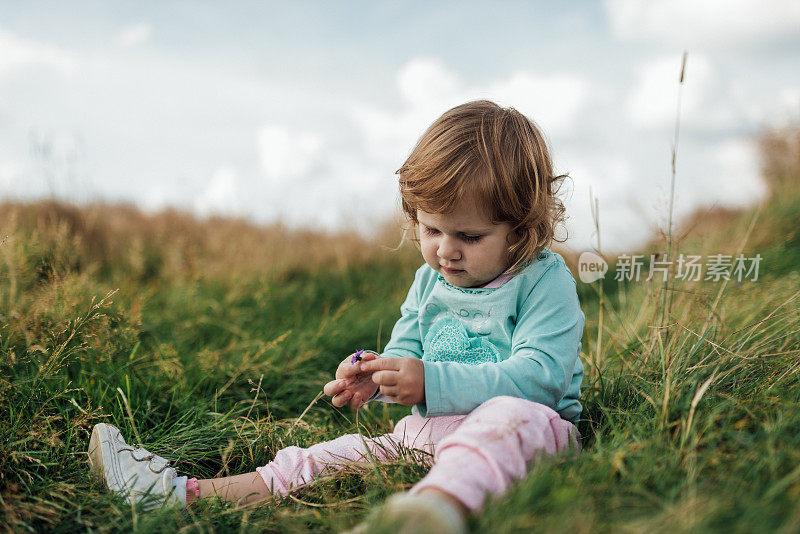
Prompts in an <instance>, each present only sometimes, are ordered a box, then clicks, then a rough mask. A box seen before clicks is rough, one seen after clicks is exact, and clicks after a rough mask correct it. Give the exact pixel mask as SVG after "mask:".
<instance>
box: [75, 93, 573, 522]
mask: <svg viewBox="0 0 800 534" xmlns="http://www.w3.org/2000/svg"><path fill="white" fill-rule="evenodd" d="M397 174H399V176H400V180H399V182H400V193H401V196H402V205H403V211H404V212H405V215H406V216H407V218H408V220H409V222H410V223H411V228H410V230H411V232H412V238H413V240H414V241H415V243H417V245H418V248H419V249H420V251H421V252H422V257H423V258H424V260H425V263H424V264H423V265H422V266H421V267H420V268H419V269H418V270H417V272H416V274H415V275H414V282H413V283H412V284H411V288H410V289H409V292H408V296H407V297H406V299H405V301H404V302H403V304H402V306H401V308H400V310H401V314H402V316H401V317H400V319H399V320H398V321H397V323H396V324H395V325H394V328H393V329H392V335H391V339H390V341H389V342H388V344H387V345H386V348H385V350H384V351H383V353H381V354H377V353H375V352H371V351H368V352H362V351H360V352H359V354H358V355H355V354H354V355H351V356H348V357H347V358H345V359H344V361H342V363H341V364H339V367H338V369H337V370H336V374H335V380H333V381H331V382H329V383H327V384H326V385H325V388H324V392H325V394H326V395H329V396H331V397H332V403H333V404H334V405H335V406H339V407H342V406H345V405H346V404H349V405H350V407H351V408H353V409H358V408H359V407H360V406H361V405H363V404H364V403H365V402H369V401H381V402H394V403H399V404H403V405H407V406H413V409H412V414H411V415H409V416H407V417H405V418H403V419H402V420H400V421H399V422H398V423H397V424H396V425H395V428H394V431H393V432H391V433H390V434H386V435H383V436H379V437H376V438H372V439H362V437H361V436H359V435H357V434H355V435H353V434H350V435H344V436H341V437H339V438H337V439H334V440H332V441H328V442H324V443H318V444H316V445H313V446H311V447H309V448H307V449H302V448H299V447H287V448H285V449H283V450H281V451H279V452H278V453H277V455H276V456H275V459H274V460H273V461H272V462H270V463H269V464H267V465H265V466H263V467H259V468H257V469H256V471H255V472H254V473H247V474H242V475H236V476H232V477H225V478H218V479H208V480H196V479H188V480H187V478H186V477H177V476H176V473H175V470H174V469H173V468H170V467H169V466H168V463H167V462H166V460H164V459H163V458H161V457H159V456H156V455H154V454H151V453H149V452H148V451H146V450H144V449H134V448H132V447H130V446H128V445H127V444H126V443H125V441H124V439H123V438H122V436H121V435H120V433H119V430H118V429H116V428H115V427H113V426H111V425H108V424H105V423H101V424H99V425H97V426H96V427H95V429H94V431H93V433H92V437H91V441H90V444H89V458H90V464H91V466H92V468H93V469H94V470H95V471H96V472H98V473H101V474H102V475H103V477H104V479H105V482H106V483H107V485H108V486H109V488H110V489H112V490H114V491H119V492H121V493H124V494H126V496H127V498H128V499H129V500H142V499H144V498H150V501H149V502H150V504H151V505H152V504H159V503H162V502H178V503H182V504H185V503H188V502H191V501H193V500H195V499H198V498H204V497H208V496H213V495H216V496H219V497H221V498H223V499H229V500H234V501H238V502H255V501H261V500H265V499H268V498H269V497H271V496H273V495H279V496H285V495H287V494H288V493H289V492H291V491H292V490H294V489H296V488H298V487H300V486H303V485H305V484H308V483H310V482H312V481H313V480H314V479H315V477H317V476H319V475H320V473H322V472H323V471H325V472H333V471H335V470H337V469H341V468H342V467H343V466H344V465H346V464H347V463H348V462H355V461H363V460H364V458H365V456H367V455H368V452H369V455H371V456H372V457H373V458H374V459H375V460H377V461H386V460H390V459H391V456H392V455H393V451H397V450H398V447H397V446H396V444H398V443H400V444H402V445H404V446H406V447H409V448H415V449H422V450H425V451H428V452H430V453H432V454H433V466H432V468H431V470H430V472H429V473H428V474H427V476H425V477H424V478H423V479H422V480H421V481H420V482H419V483H417V484H416V485H415V486H414V487H413V488H412V489H411V490H410V491H409V492H408V493H407V494H402V495H399V496H394V497H392V498H391V499H389V501H387V503H386V504H385V505H384V507H383V509H382V511H380V512H379V513H378V515H377V516H374V517H375V519H373V521H375V522H377V521H389V522H392V523H391V524H393V525H395V524H396V525H398V528H401V527H400V524H401V523H402V524H404V525H406V526H408V525H411V526H410V527H409V528H411V529H412V531H415V532H417V531H437V532H438V534H442V533H444V532H463V531H464V530H465V526H464V515H465V514H466V513H478V512H480V510H481V509H482V506H483V504H484V501H485V499H486V498H487V497H488V496H493V495H500V494H502V493H503V492H505V491H506V490H507V489H508V488H509V486H510V485H511V484H512V483H513V482H514V481H518V480H520V479H522V478H523V477H524V476H525V474H526V467H527V466H528V465H529V464H530V463H531V462H532V461H534V460H536V458H538V457H540V456H541V455H543V454H547V455H553V454H557V453H561V452H562V451H567V450H570V449H573V450H575V451H577V448H578V446H579V445H578V437H579V435H578V432H577V429H576V427H575V425H574V423H576V422H577V420H578V418H579V416H580V414H581V409H582V407H581V403H580V401H579V397H580V386H581V379H582V378H583V365H582V364H581V361H580V359H579V358H578V355H579V353H580V349H581V335H582V333H583V326H584V315H583V313H582V312H581V309H580V306H579V303H578V297H577V293H576V290H575V280H574V278H573V277H572V275H571V274H570V272H569V270H568V269H567V267H566V265H565V264H564V260H563V259H562V257H561V256H560V255H558V254H556V253H553V252H551V251H550V250H549V249H548V248H547V247H548V246H549V244H550V242H551V241H552V240H553V237H554V235H553V234H554V226H555V225H556V224H557V223H559V222H561V221H563V214H564V207H563V205H562V203H561V202H560V201H559V200H558V199H557V197H556V196H555V193H556V192H557V190H558V186H559V184H560V183H561V180H562V179H563V178H564V176H556V175H555V174H554V172H553V168H552V163H551V161H550V156H549V153H548V149H547V145H546V142H545V139H544V137H543V135H542V133H541V132H540V131H539V129H538V128H537V127H536V125H535V124H534V123H533V122H531V121H530V120H529V119H527V118H526V117H525V116H523V115H522V114H520V113H519V112H518V111H516V110H515V109H513V108H502V107H499V106H498V105H497V104H494V103H493V102H489V101H486V100H481V101H475V102H469V103H466V104H463V105H460V106H457V107H455V108H453V109H451V110H449V111H447V112H446V113H445V114H444V115H442V116H441V117H439V118H438V119H437V120H436V121H435V122H434V123H433V124H432V125H431V126H430V127H429V128H428V130H427V131H426V132H425V133H424V134H423V135H422V137H421V138H420V139H419V141H418V142H417V144H416V146H415V147H414V149H413V151H412V152H411V154H410V156H409V157H408V159H407V160H406V162H405V163H404V164H403V166H402V167H401V168H400V169H399V170H398V171H397ZM367 448H368V449H369V451H367V450H366V449H367Z"/></svg>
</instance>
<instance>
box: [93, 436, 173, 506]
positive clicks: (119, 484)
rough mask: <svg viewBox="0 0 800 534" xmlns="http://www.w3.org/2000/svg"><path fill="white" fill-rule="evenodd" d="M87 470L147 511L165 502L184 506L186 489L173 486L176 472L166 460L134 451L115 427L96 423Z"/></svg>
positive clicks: (142, 450)
mask: <svg viewBox="0 0 800 534" xmlns="http://www.w3.org/2000/svg"><path fill="white" fill-rule="evenodd" d="M89 469H90V470H91V472H92V473H93V474H94V475H96V476H101V477H103V480H104V481H105V483H106V485H107V486H108V489H109V490H111V491H113V492H116V493H121V494H123V495H124V496H125V500H127V501H128V502H129V503H133V502H144V508H145V509H146V510H149V509H152V508H157V507H159V506H163V505H164V504H166V503H179V504H181V505H184V506H185V505H186V488H185V484H184V487H183V489H181V487H180V485H178V487H173V483H172V482H173V479H174V478H175V475H176V472H175V469H173V468H172V467H169V461H167V460H165V459H164V458H162V457H161V456H158V455H156V454H152V453H151V452H149V451H147V450H145V449H134V448H133V447H131V446H130V445H128V444H127V443H125V440H124V439H123V438H122V434H121V433H120V431H119V429H118V428H117V427H115V426H112V425H109V424H106V423H99V424H97V425H95V427H94V429H93V430H92V437H91V439H90V440H89Z"/></svg>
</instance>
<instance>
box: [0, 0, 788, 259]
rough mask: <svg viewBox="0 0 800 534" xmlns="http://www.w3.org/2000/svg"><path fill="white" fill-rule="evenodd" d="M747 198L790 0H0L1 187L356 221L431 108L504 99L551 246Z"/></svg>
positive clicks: (297, 220)
mask: <svg viewBox="0 0 800 534" xmlns="http://www.w3.org/2000/svg"><path fill="white" fill-rule="evenodd" d="M684 50H687V51H688V53H689V56H688V64H687V72H686V83H685V85H684V88H683V97H682V103H683V104H682V115H681V130H680V143H679V152H678V178H677V185H676V212H677V214H678V215H679V216H680V214H685V213H687V212H689V211H691V210H693V209H695V208H697V207H698V206H713V205H719V206H743V205H748V204H751V203H754V202H757V201H758V199H759V198H761V196H762V195H763V194H764V188H763V185H762V183H761V181H760V178H759V173H758V168H759V161H758V155H757V152H756V150H755V146H754V144H753V138H754V136H756V135H757V134H758V132H760V131H762V130H763V129H764V128H766V127H770V126H775V125H780V124H786V123H789V122H792V121H795V122H796V121H798V120H800V68H798V67H797V66H798V65H800V3H798V2H796V1H788V0H787V1H782V2H778V1H770V0H760V1H755V0H727V1H723V0H713V1H712V0H702V1H701V0H673V1H654V2H644V1H637V0H609V1H606V2H581V1H575V2H559V3H554V2H513V1H505V2H492V3H490V2H467V1H458V2H431V1H425V2H412V1H402V2H400V1H398V2H380V1H374V0H373V1H369V2H355V1H353V2H322V1H319V2H312V1H298V2H288V1H287V2H201V1H197V0H192V1H185V2H182V1H171V2H155V1H154V2H147V1H145V2H120V1H98V2H88V1H87V2H69V3H67V2H50V3H43V2H37V1H29V2H12V1H10V0H0V198H5V199H29V198H39V197H46V196H57V197H59V198H64V199H67V200H70V201H75V202H89V201H95V200H108V201H120V200H122V201H128V202H134V203H136V204H137V205H139V206H141V207H142V208H144V209H147V210H158V209H161V208H164V207H178V208H181V209H185V210H190V211H192V212H194V213H197V214H198V215H201V216H205V215H208V214H214V213H217V214H232V215H237V216H243V217H247V218H249V219H251V220H253V221H257V222H260V223H269V222H273V221H275V220H278V219H280V220H283V221H285V222H286V223H288V224H290V225H292V226H311V227H324V228H355V229H358V230H359V231H361V232H364V233H369V231H370V229H372V228H375V227H376V226H377V224H378V223H380V222H381V221H384V220H386V219H390V218H391V217H392V216H393V215H394V214H395V213H396V210H397V206H398V198H397V194H396V188H397V186H396V176H395V175H394V171H395V170H396V169H397V168H398V167H399V166H400V165H401V164H402V162H403V160H404V159H405V157H406V156H407V154H408V152H409V151H410V150H411V148H412V146H413V144H414V142H415V140H416V139H417V138H418V136H419V135H420V134H421V133H422V131H423V130H424V129H425V128H426V127H427V125H428V124H430V122H432V121H433V120H434V119H435V118H436V117H437V116H438V115H440V114H441V113H442V112H444V111H445V110H446V109H448V108H450V107H452V106H454V105H457V104H460V103H462V102H465V101H467V100H472V99H476V98H489V99H493V100H495V101H496V102H498V103H499V104H501V105H506V106H513V107H516V108H517V109H519V110H520V111H522V112H523V113H525V114H526V115H528V116H529V117H531V118H532V119H534V120H535V121H536V122H537V123H538V124H539V125H540V126H541V127H542V128H543V129H544V131H545V132H546V134H547V135H548V138H549V140H550V143H551V145H552V150H553V157H554V161H555V164H556V167H557V169H558V170H559V171H561V172H568V173H569V174H570V175H571V177H572V179H571V181H570V182H568V184H567V187H566V188H565V190H564V197H565V201H566V204H567V210H568V215H569V217H570V219H569V221H568V230H569V235H570V240H569V241H568V245H569V246H570V247H572V248H574V249H576V250H583V249H586V248H587V247H589V246H590V245H591V244H593V243H595V239H596V238H595V237H594V236H593V235H592V232H593V230H592V222H591V215H590V210H589V192H590V190H591V191H592V192H593V193H594V194H595V196H597V197H598V199H599V203H600V217H601V221H600V222H601V235H602V244H603V248H604V249H616V250H618V251H619V250H622V249H626V248H630V247H635V246H636V245H637V244H638V243H641V242H642V240H644V239H645V238H646V237H648V236H649V235H650V234H651V232H652V229H653V228H654V227H655V226H657V225H661V226H662V227H663V225H664V224H665V221H666V214H667V203H668V196H669V178H670V164H669V162H670V148H671V144H672V139H673V131H674V124H675V111H676V107H677V98H678V76H679V72H680V60H681V55H682V53H683V51H684Z"/></svg>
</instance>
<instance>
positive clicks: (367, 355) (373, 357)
mask: <svg viewBox="0 0 800 534" xmlns="http://www.w3.org/2000/svg"><path fill="white" fill-rule="evenodd" d="M378 358H380V356H378V355H377V354H373V353H371V352H366V353H364V354H363V355H362V356H361V361H362V362H369V361H372V360H376V359H378Z"/></svg>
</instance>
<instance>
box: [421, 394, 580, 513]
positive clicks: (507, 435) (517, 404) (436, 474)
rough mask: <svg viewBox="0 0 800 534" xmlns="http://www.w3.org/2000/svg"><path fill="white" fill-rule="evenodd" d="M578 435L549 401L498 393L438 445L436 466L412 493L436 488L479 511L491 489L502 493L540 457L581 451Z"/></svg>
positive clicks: (492, 491)
mask: <svg viewBox="0 0 800 534" xmlns="http://www.w3.org/2000/svg"><path fill="white" fill-rule="evenodd" d="M576 436H577V429H576V428H575V425H573V424H572V423H570V422H569V421H565V420H563V419H561V417H559V415H558V413H556V412H555V411H554V410H552V409H551V408H548V407H547V406H544V405H542V404H538V403H535V402H530V401H527V400H524V399H517V398H512V397H495V398H493V399H490V400H488V401H486V402H485V403H483V404H481V405H480V406H478V408H476V409H475V410H474V411H473V412H472V413H470V414H469V415H468V416H467V418H466V419H465V420H464V422H463V423H462V424H461V426H460V427H458V429H456V430H455V431H454V432H453V433H452V434H450V435H449V436H447V437H446V438H444V439H443V440H442V441H441V442H440V443H439V444H438V445H437V447H436V455H435V459H434V465H433V468H431V471H430V472H429V473H428V475H427V476H426V477H425V478H423V479H422V480H421V481H420V482H419V483H418V484H417V485H416V486H414V488H413V489H412V490H411V492H410V493H411V494H419V493H422V492H429V493H438V494H439V495H444V496H449V497H450V498H451V499H452V500H455V501H457V502H459V503H460V504H461V505H462V506H464V507H465V508H467V509H468V510H470V511H472V512H480V510H481V509H482V507H483V502H484V499H485V498H486V496H487V494H488V495H500V494H502V493H504V492H505V491H506V490H507V489H508V487H509V486H510V484H511V483H512V482H513V481H515V480H520V479H522V478H524V477H525V475H526V474H527V467H528V465H529V464H530V463H531V462H532V461H535V460H536V458H537V457H540V456H541V455H543V454H548V455H552V454H556V453H559V452H562V451H566V450H569V448H570V447H571V446H572V447H573V448H574V449H575V450H576V451H577V449H578V447H579V445H578V441H577V437H576Z"/></svg>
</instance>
